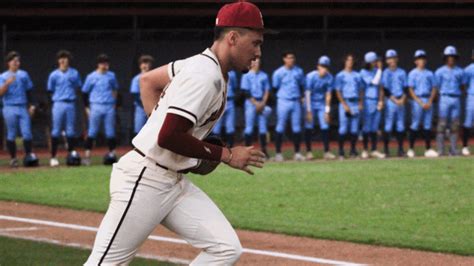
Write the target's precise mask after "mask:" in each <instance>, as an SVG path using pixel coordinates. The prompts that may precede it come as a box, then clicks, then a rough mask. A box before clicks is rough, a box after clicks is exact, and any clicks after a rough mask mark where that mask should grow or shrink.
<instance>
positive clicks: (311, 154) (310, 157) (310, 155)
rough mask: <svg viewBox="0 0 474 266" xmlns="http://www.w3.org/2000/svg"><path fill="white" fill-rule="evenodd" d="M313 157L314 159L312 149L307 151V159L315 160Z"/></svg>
mask: <svg viewBox="0 0 474 266" xmlns="http://www.w3.org/2000/svg"><path fill="white" fill-rule="evenodd" d="M313 159H314V155H313V153H312V152H310V151H309V152H307V153H306V160H308V161H311V160H313Z"/></svg>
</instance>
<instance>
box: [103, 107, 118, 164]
mask: <svg viewBox="0 0 474 266" xmlns="http://www.w3.org/2000/svg"><path fill="white" fill-rule="evenodd" d="M115 112H116V111H115V108H114V105H109V107H107V110H106V113H105V116H104V127H105V137H106V139H107V147H108V148H109V153H108V154H107V155H106V156H107V160H106V162H105V163H106V164H112V163H114V162H116V161H117V156H116V154H115V148H116V147H117V141H116V139H115V122H116V119H115V117H116V113H115Z"/></svg>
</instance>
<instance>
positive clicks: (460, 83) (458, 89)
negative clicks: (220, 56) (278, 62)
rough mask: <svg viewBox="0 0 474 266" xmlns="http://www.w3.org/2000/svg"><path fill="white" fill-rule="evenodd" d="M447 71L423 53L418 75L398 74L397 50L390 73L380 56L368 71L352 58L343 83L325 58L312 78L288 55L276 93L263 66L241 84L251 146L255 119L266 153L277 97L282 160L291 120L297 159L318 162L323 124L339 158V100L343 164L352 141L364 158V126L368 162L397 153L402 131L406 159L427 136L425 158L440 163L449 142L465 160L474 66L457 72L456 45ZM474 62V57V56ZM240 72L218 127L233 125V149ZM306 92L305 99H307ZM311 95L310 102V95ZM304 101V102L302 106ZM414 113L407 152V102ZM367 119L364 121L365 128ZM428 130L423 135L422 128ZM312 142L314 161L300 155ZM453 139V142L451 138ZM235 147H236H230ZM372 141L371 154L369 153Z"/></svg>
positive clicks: (232, 79) (368, 63)
mask: <svg viewBox="0 0 474 266" xmlns="http://www.w3.org/2000/svg"><path fill="white" fill-rule="evenodd" d="M443 54H444V61H445V65H443V66H441V67H439V68H438V69H437V70H436V72H435V73H433V72H432V71H430V70H428V69H427V68H426V63H427V54H426V52H425V51H424V50H417V51H416V52H415V54H414V63H415V68H414V69H413V70H411V71H410V72H409V74H408V75H407V73H406V71H405V70H403V69H402V68H400V67H398V54H397V52H396V51H395V50H393V49H390V50H387V51H386V53H385V63H386V67H385V69H384V64H383V62H382V59H381V58H380V57H378V56H377V54H376V53H375V52H368V53H366V54H365V56H364V62H365V66H364V68H363V69H362V70H360V71H356V70H355V69H354V65H355V58H354V56H353V55H352V54H348V55H346V56H345V58H344V69H343V70H341V71H340V72H339V73H337V75H336V76H335V77H333V75H332V74H331V73H330V71H329V67H330V64H331V60H330V58H329V57H327V56H321V57H320V58H319V60H318V64H317V69H316V70H314V71H311V72H309V73H308V74H306V76H305V75H304V72H303V70H302V69H301V68H299V67H298V66H297V65H296V57H295V54H294V53H291V52H287V53H285V54H283V62H284V64H283V66H281V67H280V68H278V69H277V70H275V71H274V72H273V74H272V80H271V81H272V82H271V84H272V86H271V85H270V79H269V77H268V75H267V74H266V73H265V72H263V71H261V70H260V62H259V61H258V60H257V61H256V62H255V63H254V65H253V66H252V69H251V71H250V72H249V73H247V74H244V75H243V76H242V79H241V86H240V87H241V89H242V90H243V91H244V92H246V94H247V95H246V96H247V100H246V102H245V131H244V134H245V143H246V145H250V144H251V142H252V134H253V129H254V124H255V122H256V121H255V120H257V123H258V129H259V132H258V133H259V140H260V145H261V146H262V149H263V151H264V152H265V153H267V151H266V138H265V135H266V133H267V118H268V116H269V114H270V113H271V111H272V110H271V108H270V107H269V106H267V101H268V98H269V94H270V93H269V91H270V89H271V88H273V90H274V91H275V92H276V98H277V103H276V117H277V124H276V130H275V131H276V136H275V147H276V156H275V158H274V159H275V160H276V161H283V155H282V150H281V148H282V140H283V135H284V132H285V127H286V124H287V122H288V120H290V122H291V129H292V133H293V135H292V139H293V143H294V149H295V154H294V159H295V160H305V159H313V153H312V151H311V146H312V137H313V136H312V134H313V129H314V126H315V124H316V122H318V124H319V127H320V129H321V139H322V142H323V145H324V158H326V159H334V158H336V155H334V154H333V153H331V152H330V148H329V136H328V135H329V122H330V120H331V117H330V114H331V98H332V95H333V94H334V93H333V92H334V91H335V95H336V97H337V100H338V102H339V106H338V112H337V113H338V118H339V130H338V133H339V140H338V144H339V154H338V155H339V157H340V158H344V156H345V152H344V143H345V141H346V139H347V138H349V139H350V155H351V156H353V157H356V156H358V152H357V150H356V143H357V140H358V136H359V134H360V132H359V125H360V122H362V125H363V126H362V136H363V151H362V154H361V157H362V158H368V157H375V158H385V157H386V156H388V155H389V154H390V151H389V142H390V139H391V135H392V133H393V132H394V133H395V135H396V139H397V142H398V156H405V155H406V156H408V157H414V156H415V152H414V144H415V141H416V139H417V137H418V135H420V133H422V134H421V135H423V136H424V140H425V146H426V151H425V156H426V157H438V156H439V155H444V154H446V151H445V138H446V137H448V138H449V141H450V147H449V154H450V155H457V154H458V151H457V147H456V145H457V136H458V131H459V127H460V121H459V120H460V114H461V110H460V109H461V98H462V95H463V94H462V90H463V88H464V87H466V94H467V97H466V99H465V100H466V113H465V121H464V124H463V126H464V132H463V133H464V134H463V148H462V154H463V155H470V151H469V149H468V139H469V131H470V129H471V128H472V126H473V123H474V63H472V64H471V65H469V66H467V67H466V68H465V69H462V68H460V67H459V66H457V65H456V61H457V59H458V57H459V55H458V52H457V50H456V48H455V47H454V46H448V47H446V48H445V49H444V53H443ZM473 60H474V55H473ZM237 83H238V82H237V78H236V75H235V73H230V74H229V84H228V102H227V106H226V111H225V113H224V115H223V117H222V118H221V120H220V121H219V122H218V124H216V126H215V128H214V131H213V133H214V134H218V135H219V134H220V133H221V125H222V123H225V126H226V133H227V135H228V136H227V140H228V142H229V145H232V139H233V138H232V135H233V134H234V132H235V126H234V119H235V106H234V105H235V103H234V100H233V98H234V92H233V91H234V88H235V87H236V86H237ZM303 91H304V93H303ZM303 94H304V95H303ZM438 98H439V102H438V105H439V106H438V107H439V108H438V110H439V112H438V115H439V119H438V125H437V128H436V142H437V150H435V149H432V147H431V135H432V128H431V127H432V119H433V115H434V114H433V105H434V104H435V100H436V99H438ZM302 99H303V100H302ZM407 102H408V103H409V106H410V108H411V109H410V110H411V112H410V118H411V123H410V128H409V150H408V151H407V153H405V151H404V148H403V146H404V145H403V143H404V138H405V132H406V130H405V112H406V103H407ZM304 114H305V118H304V123H303V124H304V134H302V123H301V121H302V120H303V118H302V116H303V115H304ZM382 119H384V128H383V142H384V151H383V152H380V151H378V150H377V142H378V137H377V132H378V130H379V127H380V123H381V120H382ZM361 120H362V121H361ZM420 127H421V129H420ZM302 135H304V139H305V143H306V149H307V154H306V156H303V155H302V154H301V152H300V142H301V136H302ZM447 135H449V136H447ZM229 140H230V141H229ZM369 142H371V143H370V144H371V145H370V148H369Z"/></svg>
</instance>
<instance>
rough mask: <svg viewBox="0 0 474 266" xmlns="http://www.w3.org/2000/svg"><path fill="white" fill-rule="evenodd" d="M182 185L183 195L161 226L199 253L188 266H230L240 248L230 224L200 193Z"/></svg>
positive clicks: (187, 185) (237, 257)
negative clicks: (196, 249)
mask: <svg viewBox="0 0 474 266" xmlns="http://www.w3.org/2000/svg"><path fill="white" fill-rule="evenodd" d="M183 182H184V194H183V195H182V196H181V197H180V200H179V201H178V203H177V204H176V205H175V206H174V208H173V209H172V210H171V211H170V212H169V214H168V215H167V216H166V217H165V219H164V220H163V222H162V224H163V225H164V226H166V227H167V228H168V229H170V230H171V231H173V232H175V233H176V234H178V235H179V236H181V237H182V238H183V239H185V240H186V241H187V242H188V243H190V244H191V245H193V246H194V247H196V248H199V249H201V250H202V251H201V253H199V255H198V256H197V257H196V258H195V259H194V260H193V261H192V262H191V264H190V265H233V264H234V263H235V262H237V260H238V259H239V257H240V255H241V253H242V246H241V244H240V241H239V238H238V236H237V234H236V233H235V230H234V229H233V228H232V225H231V224H230V223H229V222H228V221H227V219H226V218H225V216H224V214H223V213H222V212H221V210H219V208H218V207H217V206H216V205H215V203H214V202H213V201H212V200H211V199H210V198H209V197H208V196H207V195H206V194H205V193H204V192H203V191H202V190H200V189H199V188H198V187H196V186H195V185H194V184H192V183H191V182H190V181H188V180H187V179H184V180H183Z"/></svg>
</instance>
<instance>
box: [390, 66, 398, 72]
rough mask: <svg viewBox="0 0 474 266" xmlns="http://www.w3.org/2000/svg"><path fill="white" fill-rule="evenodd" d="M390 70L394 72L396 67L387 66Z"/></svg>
mask: <svg viewBox="0 0 474 266" xmlns="http://www.w3.org/2000/svg"><path fill="white" fill-rule="evenodd" d="M388 68H389V69H390V70H392V71H394V70H397V68H398V66H389V67H388Z"/></svg>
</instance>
